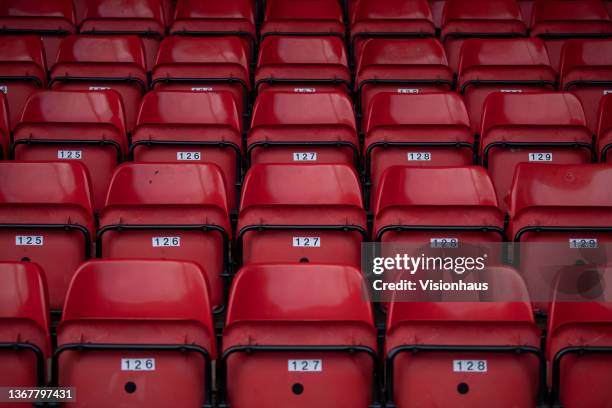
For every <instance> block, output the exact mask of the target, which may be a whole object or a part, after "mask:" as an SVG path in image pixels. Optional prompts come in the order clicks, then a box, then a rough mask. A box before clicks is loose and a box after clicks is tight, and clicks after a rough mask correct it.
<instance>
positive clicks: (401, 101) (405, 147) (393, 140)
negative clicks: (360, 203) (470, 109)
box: [363, 92, 474, 201]
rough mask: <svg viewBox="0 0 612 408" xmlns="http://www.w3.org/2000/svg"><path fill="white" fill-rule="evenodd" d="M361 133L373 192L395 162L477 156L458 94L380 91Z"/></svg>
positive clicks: (465, 160)
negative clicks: (403, 93)
mask: <svg viewBox="0 0 612 408" xmlns="http://www.w3.org/2000/svg"><path fill="white" fill-rule="evenodd" d="M363 132H364V134H365V142H364V162H365V172H366V180H367V181H369V182H370V184H371V186H372V191H375V190H376V188H377V186H378V185H379V184H380V179H381V176H382V174H383V173H384V171H385V170H386V169H388V168H389V167H391V166H393V165H405V166H408V165H410V166H464V165H469V164H472V163H473V160H474V159H473V156H474V151H473V145H474V135H473V134H472V131H471V128H470V121H469V119H468V114H467V110H466V109H465V105H464V104H463V100H462V99H461V97H460V96H459V95H457V94H456V93H450V92H447V93H432V94H423V95H401V94H392V93H381V94H378V95H376V96H375V97H374V99H373V100H372V102H371V104H370V108H369V109H368V111H367V112H366V116H365V117H364V126H363ZM371 198H372V201H373V198H374V197H371Z"/></svg>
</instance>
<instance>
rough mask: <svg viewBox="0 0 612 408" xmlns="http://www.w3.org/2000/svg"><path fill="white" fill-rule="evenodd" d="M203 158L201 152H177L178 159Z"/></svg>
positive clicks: (196, 159) (195, 159) (194, 159)
mask: <svg viewBox="0 0 612 408" xmlns="http://www.w3.org/2000/svg"><path fill="white" fill-rule="evenodd" d="M201 159H202V154H201V153H200V152H176V160H178V161H198V160H201Z"/></svg>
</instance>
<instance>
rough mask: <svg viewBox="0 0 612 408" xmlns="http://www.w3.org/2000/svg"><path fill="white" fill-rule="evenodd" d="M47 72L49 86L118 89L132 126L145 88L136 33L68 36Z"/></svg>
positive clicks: (98, 89) (141, 49) (58, 88)
mask: <svg viewBox="0 0 612 408" xmlns="http://www.w3.org/2000/svg"><path fill="white" fill-rule="evenodd" d="M49 74H50V78H51V80H50V88H51V89H56V90H89V91H100V90H108V89H113V90H115V91H117V92H119V94H120V95H121V99H122V101H123V108H124V112H125V119H126V124H127V130H128V131H131V130H132V129H133V128H134V124H135V122H136V114H137V113H138V106H140V101H141V99H142V95H143V94H144V93H145V92H146V91H147V74H146V70H145V60H144V51H143V48H142V41H141V40H140V39H139V38H138V37H136V36H125V37H119V36H101V35H71V36H68V37H66V38H65V39H64V41H62V44H61V45H60V49H59V53H58V58H57V62H56V63H55V65H54V66H53V67H51V69H50V72H49Z"/></svg>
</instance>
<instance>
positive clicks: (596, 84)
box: [563, 79, 612, 91]
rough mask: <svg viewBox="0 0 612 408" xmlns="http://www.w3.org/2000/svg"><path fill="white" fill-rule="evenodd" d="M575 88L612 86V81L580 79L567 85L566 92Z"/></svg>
mask: <svg viewBox="0 0 612 408" xmlns="http://www.w3.org/2000/svg"><path fill="white" fill-rule="evenodd" d="M574 86H583V87H589V88H597V87H600V86H612V81H609V80H608V81H597V80H589V79H579V80H576V81H571V82H568V83H567V84H565V88H564V89H563V90H564V91H569V90H570V88H572V87H574Z"/></svg>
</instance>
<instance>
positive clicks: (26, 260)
mask: <svg viewBox="0 0 612 408" xmlns="http://www.w3.org/2000/svg"><path fill="white" fill-rule="evenodd" d="M21 262H30V258H28V257H27V256H24V257H23V258H21Z"/></svg>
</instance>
